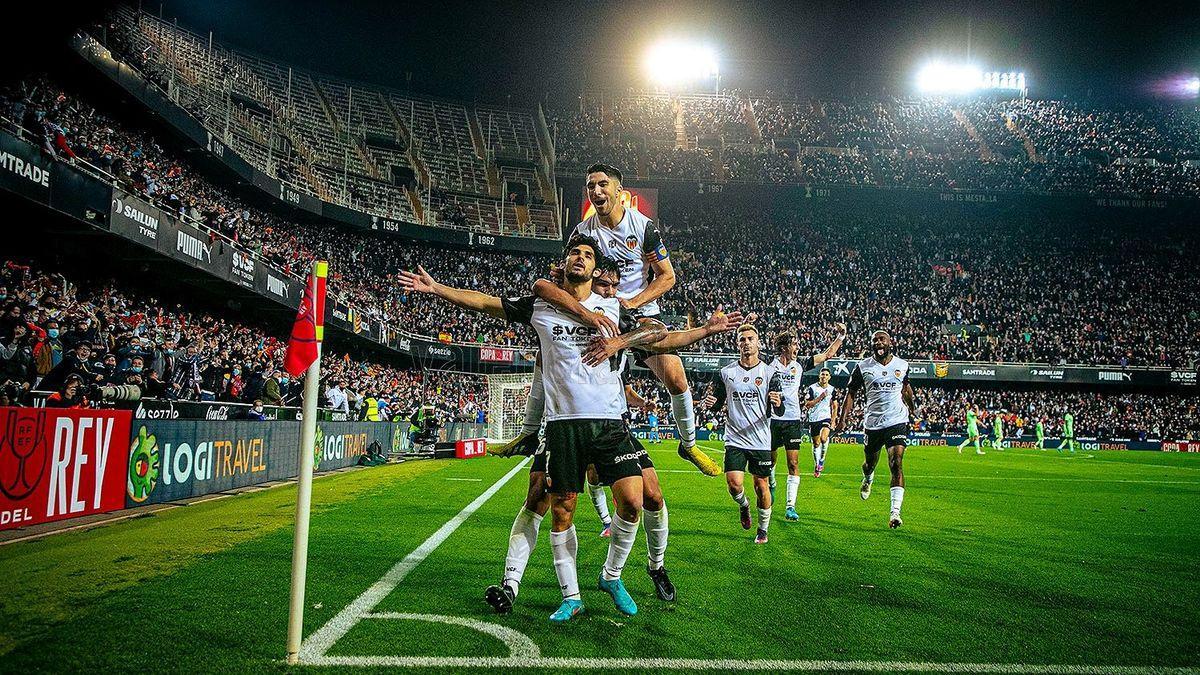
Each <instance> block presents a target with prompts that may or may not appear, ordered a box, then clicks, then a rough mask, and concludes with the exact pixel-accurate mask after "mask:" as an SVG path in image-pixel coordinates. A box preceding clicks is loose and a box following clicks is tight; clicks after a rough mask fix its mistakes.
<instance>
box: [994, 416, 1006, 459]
mask: <svg viewBox="0 0 1200 675" xmlns="http://www.w3.org/2000/svg"><path fill="white" fill-rule="evenodd" d="M992 447H993V448H995V449H997V450H1003V449H1004V411H1003V410H997V411H996V414H995V415H993V416H992Z"/></svg>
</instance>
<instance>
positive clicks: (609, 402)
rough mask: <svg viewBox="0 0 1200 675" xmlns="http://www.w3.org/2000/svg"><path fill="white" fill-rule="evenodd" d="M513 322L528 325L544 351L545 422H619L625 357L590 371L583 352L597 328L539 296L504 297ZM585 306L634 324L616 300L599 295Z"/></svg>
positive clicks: (626, 324) (623, 408)
mask: <svg viewBox="0 0 1200 675" xmlns="http://www.w3.org/2000/svg"><path fill="white" fill-rule="evenodd" d="M501 302H502V304H503V305H504V313H505V316H506V318H507V319H508V320H509V321H512V322H516V323H524V324H528V325H530V326H532V327H533V329H534V330H535V331H536V332H537V336H538V344H539V347H540V348H541V359H542V365H541V371H542V384H543V386H544V387H545V390H546V409H545V415H544V419H545V420H546V421H547V422H553V421H555V420H570V419H613V420H619V419H621V416H622V415H623V414H624V413H625V411H626V409H627V408H626V405H625V385H624V384H623V383H622V380H621V366H622V364H623V363H624V361H623V354H618V355H616V356H614V357H613V358H612V359H609V360H608V361H605V362H604V363H602V364H600V365H598V366H595V367H592V366H587V365H584V363H583V358H582V356H583V352H584V351H586V350H587V347H588V344H589V343H590V342H591V341H592V338H594V337H596V336H597V335H599V330H598V329H596V328H594V327H592V326H585V325H583V324H582V323H579V321H578V320H576V319H575V317H574V316H571V315H569V314H566V313H565V312H562V311H560V310H559V309H558V308H557V307H555V306H554V305H552V304H550V303H548V302H546V301H545V300H542V299H541V298H537V297H535V296H532V295H530V296H525V297H523V298H503V299H502V300H501ZM582 304H583V306H584V307H586V308H588V309H590V310H592V311H595V312H602V313H603V314H605V315H606V316H607V317H608V318H610V319H612V320H613V321H619V322H620V323H621V327H622V331H624V330H626V329H627V327H628V326H629V325H630V324H631V323H632V322H631V320H630V318H629V315H628V314H627V313H626V312H623V311H622V310H621V305H620V303H619V302H618V301H617V299H616V298H608V299H605V298H603V297H601V296H599V295H597V294H596V293H593V294H592V295H591V297H589V298H587V299H585V300H584V301H583V302H582Z"/></svg>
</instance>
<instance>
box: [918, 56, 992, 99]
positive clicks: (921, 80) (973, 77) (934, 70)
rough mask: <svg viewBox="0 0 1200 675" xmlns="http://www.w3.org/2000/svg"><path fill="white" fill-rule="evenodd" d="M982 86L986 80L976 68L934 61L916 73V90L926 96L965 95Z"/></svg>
mask: <svg viewBox="0 0 1200 675" xmlns="http://www.w3.org/2000/svg"><path fill="white" fill-rule="evenodd" d="M984 86H987V80H986V79H985V77H984V74H983V71H982V70H980V69H979V68H978V67H976V66H971V65H965V64H964V65H950V64H946V63H941V62H938V61H935V62H933V63H930V64H927V65H925V66H924V67H922V68H921V70H920V71H918V72H917V89H919V90H920V91H922V92H925V93H928V94H966V93H970V92H972V91H975V90H976V89H979V88H981V87H984Z"/></svg>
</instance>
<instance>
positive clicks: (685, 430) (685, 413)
mask: <svg viewBox="0 0 1200 675" xmlns="http://www.w3.org/2000/svg"><path fill="white" fill-rule="evenodd" d="M671 414H672V415H674V416H675V427H676V428H677V429H679V440H681V441H683V445H684V446H685V447H686V446H689V445H695V444H696V409H695V408H694V407H693V406H692V390H691V389H688V390H687V391H685V392H683V393H682V394H675V395H673V396H671Z"/></svg>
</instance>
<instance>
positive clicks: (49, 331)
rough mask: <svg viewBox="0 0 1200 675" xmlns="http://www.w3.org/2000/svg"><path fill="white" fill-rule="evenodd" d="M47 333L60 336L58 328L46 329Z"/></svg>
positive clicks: (53, 336)
mask: <svg viewBox="0 0 1200 675" xmlns="http://www.w3.org/2000/svg"><path fill="white" fill-rule="evenodd" d="M46 335H49V336H50V337H52V338H56V337H58V329H57V328H51V329H50V330H48V331H46Z"/></svg>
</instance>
